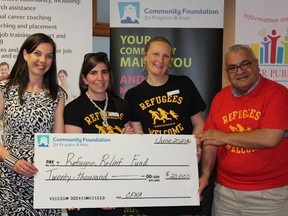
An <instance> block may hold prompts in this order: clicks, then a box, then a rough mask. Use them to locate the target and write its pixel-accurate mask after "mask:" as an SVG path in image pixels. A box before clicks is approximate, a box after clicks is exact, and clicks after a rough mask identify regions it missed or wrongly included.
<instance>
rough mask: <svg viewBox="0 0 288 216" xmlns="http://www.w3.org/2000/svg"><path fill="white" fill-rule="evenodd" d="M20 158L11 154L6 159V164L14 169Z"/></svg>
mask: <svg viewBox="0 0 288 216" xmlns="http://www.w3.org/2000/svg"><path fill="white" fill-rule="evenodd" d="M18 160H19V159H18V158H17V157H15V156H14V155H12V154H9V155H8V156H7V157H6V158H5V159H4V161H3V162H4V165H5V166H6V167H7V168H9V169H11V170H13V167H14V165H15V163H16V162H17V161H18Z"/></svg>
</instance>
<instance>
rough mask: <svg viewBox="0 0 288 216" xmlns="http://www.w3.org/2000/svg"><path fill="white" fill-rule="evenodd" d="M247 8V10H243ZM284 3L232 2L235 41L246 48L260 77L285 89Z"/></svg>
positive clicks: (287, 34) (287, 29) (287, 36)
mask: <svg viewBox="0 0 288 216" xmlns="http://www.w3.org/2000/svg"><path fill="white" fill-rule="evenodd" d="M247 5H249V7H247ZM287 7H288V2H287V1H286V0H278V1H277V5H275V3H274V2H272V1H269V0H254V1H249V0H241V1H239V0H238V1H236V26H235V35H236V36H235V37H236V38H235V41H236V43H243V44H247V45H249V46H250V47H251V48H252V49H253V51H254V52H255V54H256V57H257V58H258V59H259V65H260V69H261V71H260V73H261V74H262V76H264V77H267V78H268V79H271V80H274V81H276V82H278V83H280V84H282V85H284V86H286V87H288V13H287Z"/></svg>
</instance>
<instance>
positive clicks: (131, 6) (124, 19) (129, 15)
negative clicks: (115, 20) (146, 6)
mask: <svg viewBox="0 0 288 216" xmlns="http://www.w3.org/2000/svg"><path fill="white" fill-rule="evenodd" d="M118 8H119V14H120V20H121V23H128V24H129V23H132V24H139V17H140V11H139V9H140V3H139V2H118Z"/></svg>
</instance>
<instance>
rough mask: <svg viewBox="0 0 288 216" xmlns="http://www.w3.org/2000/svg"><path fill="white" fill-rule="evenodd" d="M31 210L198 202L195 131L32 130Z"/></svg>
mask: <svg viewBox="0 0 288 216" xmlns="http://www.w3.org/2000/svg"><path fill="white" fill-rule="evenodd" d="M34 163H35V166H36V167H37V168H38V169H39V172H38V173H37V175H36V176H35V179H34V208H70V207H78V208H91V207H142V206H192V205H199V195H198V192H197V191H198V184H199V181H198V166H197V157H196V141H195V139H194V136H193V135H148V134H147V135H138V134H137V135H136V134H133V135H132V134H110V135H101V134H36V135H35V159H34Z"/></svg>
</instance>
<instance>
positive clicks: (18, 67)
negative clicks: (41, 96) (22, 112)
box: [7, 33, 59, 104]
mask: <svg viewBox="0 0 288 216" xmlns="http://www.w3.org/2000/svg"><path fill="white" fill-rule="evenodd" d="M41 43H49V44H51V45H52V47H53V53H52V54H53V57H52V64H51V67H50V68H49V70H48V71H47V72H46V73H45V74H44V77H43V88H45V89H48V90H49V92H48V95H49V97H51V98H52V99H53V100H56V98H57V92H58V88H59V85H58V80H57V67H56V44H55V42H54V41H53V39H52V38H51V37H49V36H48V35H46V34H43V33H36V34H32V35H30V36H29V37H28V38H27V39H26V40H25V41H24V43H23V45H22V46H21V48H20V50H19V53H18V56H17V59H16V62H15V64H14V66H13V68H12V70H11V72H10V75H9V76H8V80H9V81H8V83H7V87H8V88H10V87H11V86H13V85H19V91H18V94H19V98H20V102H21V104H23V102H24V99H23V94H24V92H25V90H26V88H27V85H28V82H29V69H28V66H27V63H26V61H25V59H24V57H23V51H24V50H26V52H27V53H28V54H30V53H32V52H33V51H34V50H35V49H36V48H37V46H38V45H39V44H41Z"/></svg>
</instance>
